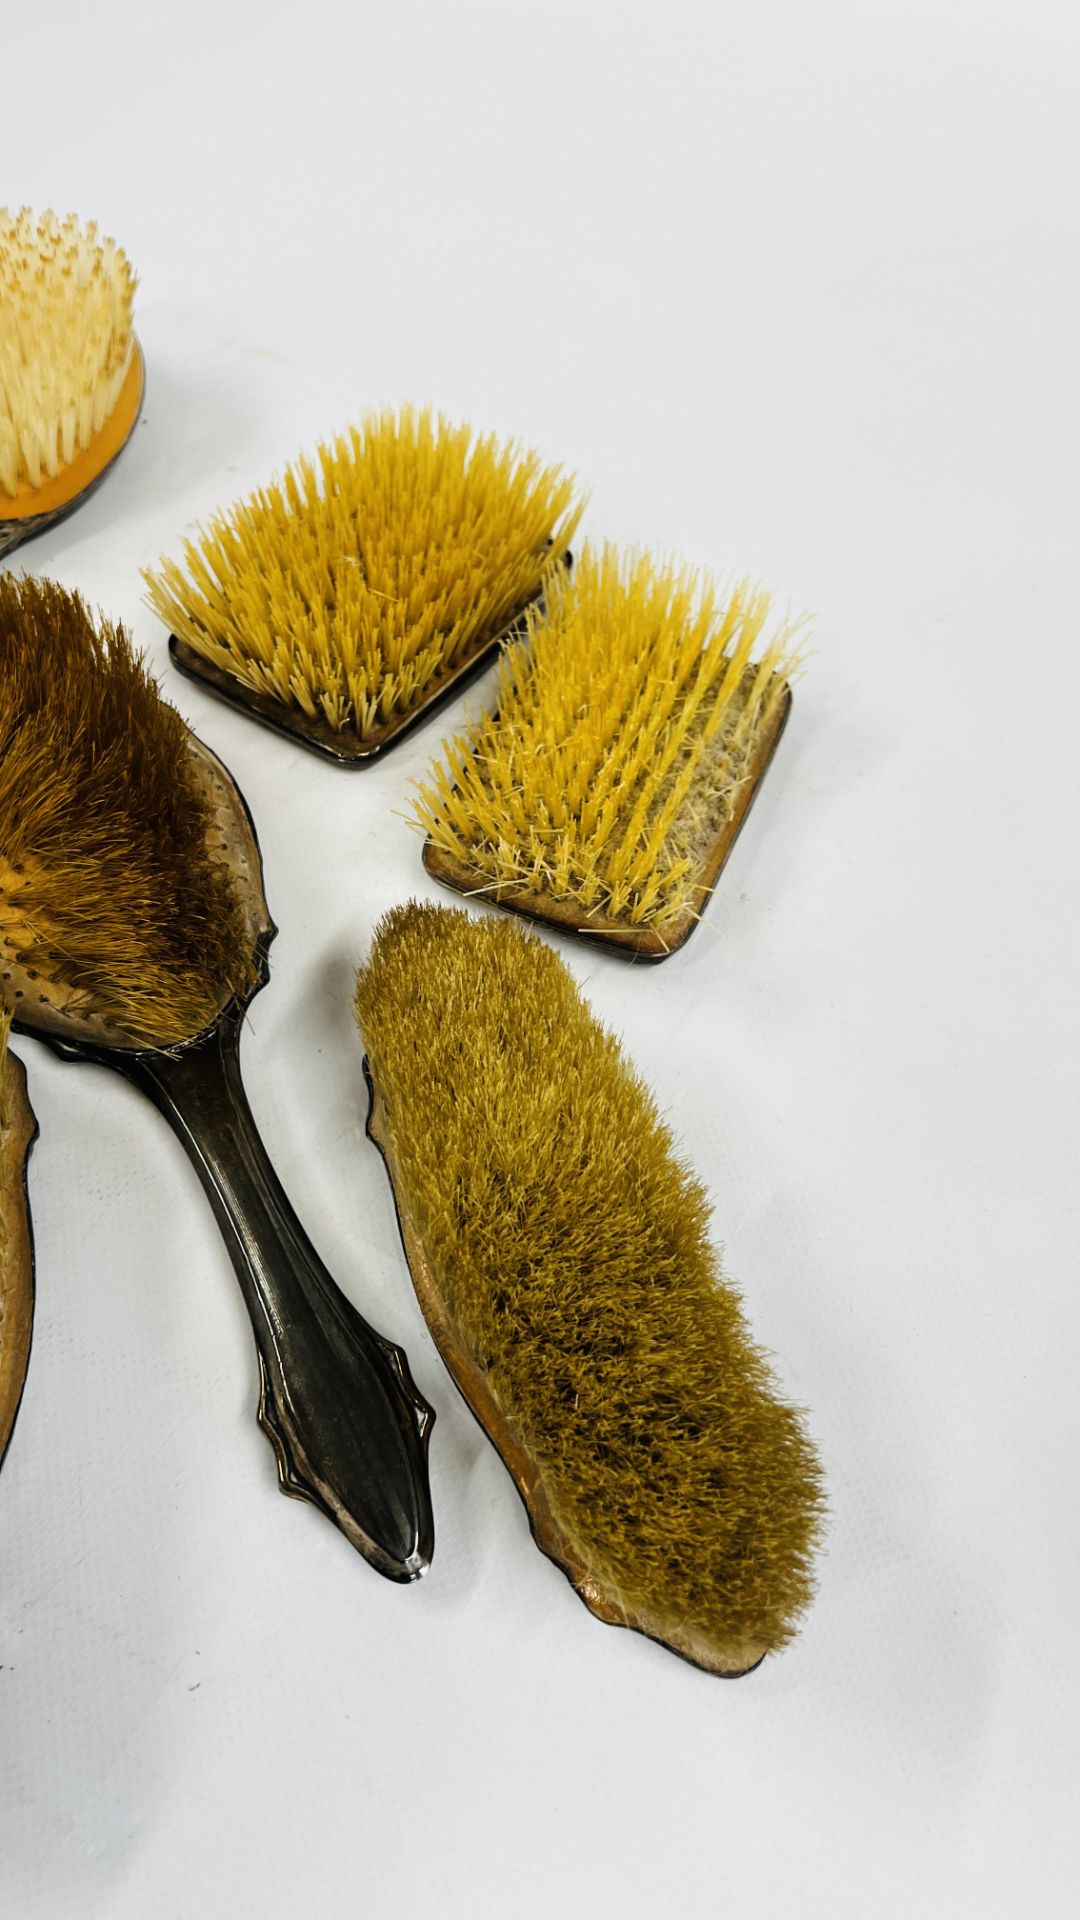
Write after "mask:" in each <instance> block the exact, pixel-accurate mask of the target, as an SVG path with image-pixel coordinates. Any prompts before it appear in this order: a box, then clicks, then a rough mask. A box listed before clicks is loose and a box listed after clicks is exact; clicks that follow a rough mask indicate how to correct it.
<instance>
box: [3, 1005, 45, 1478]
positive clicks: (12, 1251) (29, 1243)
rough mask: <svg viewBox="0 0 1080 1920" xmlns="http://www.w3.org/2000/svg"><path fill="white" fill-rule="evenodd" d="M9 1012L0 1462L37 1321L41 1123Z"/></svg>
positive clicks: (5, 1074)
mask: <svg viewBox="0 0 1080 1920" xmlns="http://www.w3.org/2000/svg"><path fill="white" fill-rule="evenodd" d="M10 1026H11V1014H10V1012H7V1011H5V1010H4V1008H3V1007H2V1006H0V1465H2V1464H3V1460H4V1455H5V1453H6V1451H7V1444H8V1441H9V1440H10V1438H11V1429H12V1427H13V1426H14V1424H15V1415H16V1414H17V1413H18V1411H19V1402H20V1400H21V1399H22V1390H23V1382H24V1380H25V1379H26V1368H27V1363H28V1361H29V1359H30V1335H31V1330H32V1327H33V1321H34V1243H33V1237H32V1234H31V1231H30V1206H29V1201H28V1199H27V1193H26V1163H27V1160H28V1158H29V1154H30V1148H31V1146H32V1145H33V1142H34V1140H35V1138H36V1136H37V1122H36V1120H35V1119H34V1115H33V1112H32V1110H31V1107H30V1102H29V1100H28V1099H27V1096H26V1072H25V1069H24V1067H23V1064H22V1061H21V1060H17V1059H16V1058H15V1055H14V1054H13V1053H10V1052H9V1051H8V1044H7V1041H8V1030H9V1028H10Z"/></svg>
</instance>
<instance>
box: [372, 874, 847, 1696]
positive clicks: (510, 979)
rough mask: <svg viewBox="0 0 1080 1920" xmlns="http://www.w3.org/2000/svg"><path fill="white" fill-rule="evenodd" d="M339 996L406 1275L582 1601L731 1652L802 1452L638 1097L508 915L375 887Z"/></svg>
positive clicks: (793, 1494)
mask: <svg viewBox="0 0 1080 1920" xmlns="http://www.w3.org/2000/svg"><path fill="white" fill-rule="evenodd" d="M356 1013H357V1019H358V1022H359V1026H360V1032H361V1035H362V1037H363V1041H364V1046H365V1048H366V1053H367V1066H368V1073H369V1079H370V1083H371V1087H372V1106H371V1114H370V1118H369V1123H368V1131H369V1133H370V1134H371V1137H372V1138H373V1139H374V1140H375V1141H376V1142H377V1144H378V1145H379V1147H380V1148H381V1149H382V1152H383V1155H384V1157H385V1160H386V1164H387V1168H388V1171H389V1174H390V1178H391V1182H392V1184H393V1189H394V1197H395V1200H396V1203H397V1210H398V1219H399V1223H400V1226H401V1232H402V1238H403V1240H404V1243H405V1251H406V1254H407V1257H408V1262H409V1268H410V1271H411V1273H412V1278H413V1284H414V1286H415V1288H416V1292H417V1295H418V1298H419V1300H420V1304H421V1306H422V1308H423V1311H424V1314H425V1317H426V1319H427V1321H428V1324H429V1326H430V1327H431V1331H432V1333H433V1335H434V1338H435V1340H436V1343H437V1345H438V1347H439V1350H440V1352H441V1353H442V1356H443V1358H444V1360H445V1361H446V1363H447V1366H448V1367H449V1369H450V1372H451V1373H452V1375H453V1377H454V1379H455V1381H456V1383H457V1385H458V1387H459V1388H460V1389H461V1392H462V1393H463V1395H464V1396H465V1399H466V1400H467V1401H468V1403H469V1406H470V1407H471V1408H472V1410H473V1412H474V1413H475V1415H476V1417H477V1419H478V1420H479V1421H480V1424H481V1426H482V1427H484V1429H485V1430H486V1432H487V1433H488V1435H489V1437H490V1438H491V1439H492V1440H493V1441H494V1443H495V1446H496V1447H497V1448H498V1450H499V1452H500V1454H501V1455H502V1458H503V1460H504V1462H505V1464H506V1466H507V1467H508V1468H509V1470H510V1472H511V1474H512V1475H513V1478H514V1481H515V1483H516V1485H517V1488H518V1491H519V1492H520V1494H521V1496H522V1498H523V1500H524V1501H525V1505H526V1507H527V1509H528V1513H529V1519H530V1522H531V1524H532V1530H533V1534H534V1537H535V1539H536V1543H537V1545H538V1546H539V1547H540V1548H541V1549H542V1551H543V1552H544V1553H546V1554H548V1555H549V1556H550V1558H551V1559H552V1560H554V1561H555V1562H556V1564H557V1565H558V1566H560V1567H561V1568H562V1569H563V1571H564V1572H565V1573H566V1575H567V1576H568V1578H569V1579H570V1581H571V1582H572V1584H573V1585H574V1587H575V1588H576V1590H577V1592H578V1593H579V1594H580V1595H581V1597H582V1599H583V1600H584V1601H585V1603H586V1605H587V1606H588V1607H590V1608H591V1610H592V1611H593V1612H594V1613H595V1614H597V1615H598V1616H599V1617H600V1619H602V1620H605V1621H608V1622H610V1623H612V1624H614V1625H618V1626H627V1627H634V1628H636V1629H637V1630H638V1631H639V1632H641V1633H645V1634H648V1635H649V1636H650V1637H651V1638H653V1639H655V1640H659V1641H662V1642H663V1643H664V1644H665V1645H666V1646H669V1647H671V1648H672V1649H673V1650H674V1651H675V1652H676V1653H680V1654H682V1655H684V1657H685V1658H686V1659H688V1660H691V1661H693V1662H694V1663H695V1664H696V1665H698V1666H701V1667H705V1668H707V1669H708V1670H709V1671H710V1672H712V1673H719V1674H726V1675H734V1674H737V1673H743V1672H746V1671H747V1670H748V1669H749V1668H751V1667H753V1666H755V1665H756V1664H757V1663H758V1661H759V1660H761V1658H762V1657H763V1656H764V1655H765V1654H766V1653H769V1652H773V1651H776V1650H777V1649H779V1648H780V1647H782V1646H784V1645H785V1643H786V1642H787V1641H788V1640H789V1639H790V1638H791V1636H792V1634H793V1632H794V1630H795V1627H796V1624H797V1622H798V1620H799V1618H800V1616H801V1615H802V1614H803V1612H804V1611H805V1609H806V1607H807V1605H808V1603H809V1600H810V1597H811V1592H812V1586H813V1579H812V1562H813V1557H814V1552H815V1549H816V1547H817V1544H818V1541H819V1537H820V1533H821V1529H822V1520H823V1511H824V1498H823V1491H822V1481H821V1470H820V1466H819V1463H818V1459H817V1455H816V1453H815V1450H814V1447H813V1445H812V1443H811V1441H810V1439H809V1438H808V1436H807V1433H806V1431H805V1428H804V1426H803V1422H802V1419H801V1417H800V1415H799V1414H798V1413H796V1412H795V1411H794V1409H793V1408H791V1407H790V1406H788V1405H786V1404H785V1402H784V1401H783V1400H782V1399H781V1398H780V1396H779V1394H778V1393H777V1391H776V1387H775V1385H774V1382H773V1379H772V1375H771V1370H770V1367H769V1365H768V1361H767V1359H766V1357H765V1355H764V1353H763V1352H762V1350H761V1348H760V1347H758V1346H757V1345H756V1344H755V1342H754V1340H753V1338H752V1336H751V1334H750V1332H749V1330H748V1328H747V1325H746V1322H745V1320H744V1318H743V1313H742V1308H741V1305H740V1302H739V1298H738V1295H737V1294H736V1293H735V1291H734V1290H733V1289H732V1287H730V1286H729V1285H728V1283H727V1282H726V1281H725V1280H724V1278H723V1276H722V1275H721V1273H720V1271H719V1268H718V1264H717V1260H716V1255H715V1253H714V1252H713V1249H712V1245H711V1242H710V1237H709V1232H708V1227H709V1212H710V1208H709V1201H708V1197H707V1195H706V1193H705V1191H704V1189H703V1187H702V1186H701V1185H700V1184H699V1182H698V1181H697V1180H696V1179H695V1178H694V1177H693V1175H692V1174H691V1173H690V1171H689V1170H688V1168H687V1167H686V1166H685V1165H684V1164H683V1163H682V1162H681V1161H680V1160H679V1159H678V1158H677V1157H676V1154H675V1151H674V1147H673V1142H672V1138H671V1135H670V1133H669V1131H668V1129H667V1128H666V1127H665V1126H664V1124H663V1123H662V1121H661V1120H660V1118H659V1115H658V1113H657V1111H656V1107H655V1106H654V1104H653V1101H652V1100H651V1098H650V1097H649V1095H648V1093H647V1092H646V1090H645V1088H644V1087H643V1085H642V1083H641V1081H640V1080H639V1079H638V1078H637V1076H636V1075H635V1073H634V1072H633V1070H632V1068H631V1067H630V1065H629V1064H628V1062H627V1061H626V1060H625V1058H624V1057H623V1055H622V1052H621V1049H620V1047H619V1045H618V1043H617V1042H616V1040H615V1039H614V1038H613V1037H612V1036H611V1034H609V1033H607V1032H606V1031H605V1030H604V1028H603V1027H602V1026H601V1025H600V1024H599V1022H598V1021H597V1020H596V1019H594V1017H593V1015H592V1013H591V1012H590V1011H589V1008H588V1007H587V1005H586V1004H585V1002H584V1001H583V1000H582V998H581V996H580V994H579V993H578V991H577V988H576V986H575V985H574V982H573V979H572V977H571V975H570V973H569V972H568V970H567V968H566V967H565V966H564V965H563V963H562V961H561V960H559V959H558V957H557V956H556V955H555V954H554V953H553V952H552V951H551V949H550V948H549V947H547V946H546V945H545V944H544V943H543V942H542V941H540V940H539V939H538V938H536V936H535V935H531V934H528V933H526V932H525V931H524V930H523V929H521V928H519V927H515V926H514V925H513V924H512V923H510V922H507V921H501V922H500V921H496V920H495V919H492V918H488V919H483V920H479V919H474V918H472V917H471V916H469V915H467V914H465V913H464V912H462V911H460V910H456V911H455V910H451V909H447V908H440V907H430V906H418V905H416V904H415V903H414V904H412V905H410V906H406V907H399V908H396V909H395V910H394V911H393V912H392V913H390V914H389V915H388V916H387V917H386V919H385V920H384V921H383V922H382V924H381V925H380V927H379V928H378V930H377V932H376V936H375V941H374V945H373V948H372V953H371V958H370V960H369V962H368V964H367V965H366V966H365V967H363V968H362V969H361V972H360V975H359V979H358V981H357V992H356Z"/></svg>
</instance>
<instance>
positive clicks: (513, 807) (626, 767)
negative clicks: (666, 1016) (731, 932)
mask: <svg viewBox="0 0 1080 1920" xmlns="http://www.w3.org/2000/svg"><path fill="white" fill-rule="evenodd" d="M768 613H769V599H768V595H767V594H765V593H763V592H761V591H760V590H756V589H753V588H750V587H748V586H746V585H745V584H743V585H740V586H737V587H735V588H734V589H732V590H729V591H727V592H722V591H721V590H720V589H719V588H717V587H715V586H713V585H711V584H710V583H709V582H708V581H707V580H702V579H701V578H699V576H698V575H696V574H695V573H694V572H692V571H691V570H690V569H687V568H680V567H675V566H671V565H666V564H663V563H658V562H657V561H655V560H653V559H652V558H651V557H650V556H649V555H648V554H638V555H634V556H631V557H630V558H628V559H624V558H621V557H620V556H619V554H618V553H617V552H616V551H615V549H614V548H612V547H605V548H603V549H601V550H600V551H595V550H592V549H590V548H589V547H588V546H586V548H585V549H584V551H583V552H582V554H581V556H580V558H579V560H578V562H577V565H576V566H575V568H574V572H573V575H572V576H571V575H570V574H568V573H566V572H561V573H559V574H558V575H557V576H555V577H554V578H553V579H552V580H551V581H550V583H549V586H548V590H547V592H546V593H545V596H544V603H543V605H542V606H539V605H538V606H535V607H532V608H530V609H529V611H528V613H527V615H526V619H525V634H524V636H523V638H522V639H521V640H520V641H519V642H518V643H517V644H516V645H514V646H512V647H510V648H509V649H508V650H507V652H506V653H505V654H504V655H503V659H502V662H501V664H500V668H499V680H498V688H497V692H496V701H497V707H496V711H495V712H494V713H492V714H489V715H487V716H486V717H484V718H482V719H479V720H477V721H476V723H475V725H473V726H472V727H471V728H470V729H469V731H468V733H467V734H465V735H462V736H458V737H456V738H455V739H454V740H453V741H452V742H451V743H450V744H449V745H448V746H446V748H445V752H446V756H447V765H446V766H445V767H444V766H439V765H437V766H435V767H433V769H432V772H431V776H430V779H429V781H428V782H427V783H421V784H420V789H419V798H418V800H417V802H416V806H415V812H416V816H417V820H418V822H419V824H420V826H421V827H422V829H423V830H424V831H425V833H426V835H427V839H426V842H425V846H424V865H425V866H426V868H427V870H428V872H429V873H430V874H432V875H433V876H434V877H435V878H436V879H438V880H442V881H445V882H446V883H447V885H449V886H452V887H454V888H456V889H457V890H458V891H459V892H461V893H467V894H475V895H477V896H479V897H481V898H483V899H484V900H488V901H492V902H494V903H495V904H496V905H498V906H501V907H508V908H510V909H511V910H512V911H513V912H515V913H520V914H524V915H526V916H527V917H528V918H530V919H534V920H540V921H544V922H546V923H547V924H548V925H550V926H552V927H556V928H558V929H559V930H560V931H562V932H571V933H578V934H583V935H585V936H586V937H587V938H588V939H589V940H590V941H599V942H600V943H601V945H604V946H610V947H614V948H616V949H618V950H619V951H621V952H624V953H628V954H630V955H631V956H632V957H634V958H640V959H646V960H663V959H666V958H667V956H668V955H669V954H672V953H675V952H676V951H677V950H678V948H679V947H681V946H682V945H683V943H684V941H686V940H687V939H689V937H690V934H691V933H692V932H693V930H694V928H695V927H696V925H697V924H698V921H699V920H700V918H701V915H702V912H703V911H704V908H705V906H706V904H707V902H708V900H709V897H710V895H711V894H712V891H713V889H714V887H715V886H716V882H717V880H718V878H719V875H720V873H721V871H722V869H723V867H724V864H725V862H726V860H727V858H728V856H729V854H730V852H731V850H732V847H733V846H734V844H735V840H736V837H737V835H738V833H739V831H740V829H741V827H742V825H743V822H744V820H745V819H746V816H747V814H748V812H749V810H750V806H751V804H752V802H753V800H754V797H755V795H756V793H757V791H758V789H759V787H760V785H761V782H762V780H763V778H764V776H765V773H766V771H767V769H768V766H769V763H770V761H771V759H772V756H773V754H774V752H775V750H776V747H777V743H778V741H779V739H780V736H781V734H782V732H783V730H784V726H785V724H786V722H787V717H788V713H789V711H790V708H791V687H790V680H791V677H792V673H793V671H794V669H795V667H796V666H797V664H798V659H797V655H796V653H795V650H794V647H793V639H794V636H795V633H796V631H797V627H793V626H790V625H788V626H784V625H781V626H779V627H777V628H776V629H774V630H773V631H772V632H771V633H770V632H768V631H767V622H768Z"/></svg>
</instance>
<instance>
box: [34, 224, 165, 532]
mask: <svg viewBox="0 0 1080 1920" xmlns="http://www.w3.org/2000/svg"><path fill="white" fill-rule="evenodd" d="M134 296H135V277H134V274H133V273H132V271H131V267H130V266H129V264H128V261H127V259H126V257H125V255H124V254H123V252H122V251H121V249H120V248H119V247H118V246H117V245H116V243H115V242H114V241H112V240H108V239H106V238H105V236H104V235H103V234H99V232H98V230H97V227H96V226H95V225H94V224H93V222H91V223H90V224H89V225H87V226H85V227H84V226H82V225H81V224H80V222H79V221H78V219H77V218H76V217H75V216H74V215H73V214H72V215H69V216H68V217H67V218H66V219H63V220H60V219H57V217H56V215H55V214H53V213H45V214H42V215H41V216H40V217H39V218H37V219H35V217H34V215H33V214H32V213H30V211H29V210H28V209H27V208H26V207H24V208H23V209H22V211H21V212H20V213H17V214H11V213H9V212H8V211H7V210H6V208H0V517H2V513H3V496H4V495H5V494H7V495H8V496H9V497H10V498H14V497H15V495H16V494H18V493H19V492H20V491H21V490H22V489H23V488H24V487H40V486H41V485H42V484H43V482H44V481H45V480H47V479H54V478H55V477H56V475H57V474H58V473H60V472H61V471H62V469H63V468H64V467H66V466H69V465H70V464H71V462H72V460H74V458H75V456H76V454H77V453H80V452H83V451H85V449H86V448H87V447H88V446H89V445H90V443H91V441H92V440H93V438H94V436H95V434H98V433H100V431H101V429H102V427H103V426H104V424H105V422H106V420H107V419H108V417H109V415H110V414H111V412H112V411H113V408H114V407H115V405H116V403H117V400H118V399H119V397H120V391H121V388H122V387H123V384H124V380H125V378H126V376H127V371H128V367H129V366H130V364H131V356H132V353H133V351H134V335H133V332H132V303H133V300H134Z"/></svg>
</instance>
